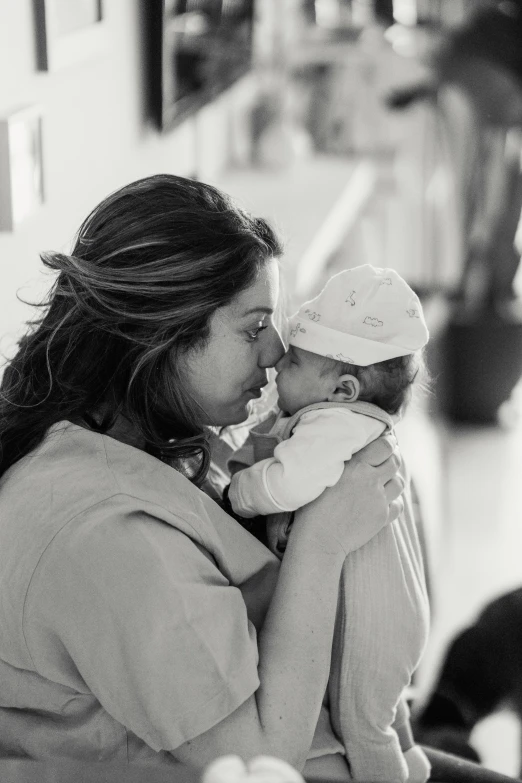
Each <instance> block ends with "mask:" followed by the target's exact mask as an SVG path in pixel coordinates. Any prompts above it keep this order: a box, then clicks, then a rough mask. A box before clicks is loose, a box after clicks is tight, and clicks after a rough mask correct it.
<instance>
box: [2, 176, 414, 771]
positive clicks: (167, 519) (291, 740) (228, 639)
mask: <svg viewBox="0 0 522 783" xmlns="http://www.w3.org/2000/svg"><path fill="white" fill-rule="evenodd" d="M280 254H281V247H280V245H279V243H278V241H277V239H276V237H275V236H274V234H273V232H272V231H271V230H270V228H269V227H268V225H267V224H266V223H265V222H264V221H262V220H255V219H253V218H251V217H249V216H248V215H246V214H245V213H243V212H242V211H241V210H240V209H239V208H237V207H236V206H234V205H233V204H232V203H231V202H230V201H229V200H228V199H227V198H226V197H225V196H223V195H222V194H220V193H219V192H218V191H216V190H214V189H213V188H211V187H209V186H207V185H204V184H201V183H197V182H192V181H190V180H185V179H182V178H179V177H173V176H156V177H152V178H149V179H145V180H142V181H140V182H136V183H133V184H131V185H129V186H127V187H125V188H123V189H122V190H120V191H119V192H117V193H115V194H113V195H112V196H110V197H109V198H108V199H106V200H105V201H104V202H103V203H102V204H101V205H100V206H99V207H98V208H96V209H95V210H94V211H93V212H92V214H91V215H90V216H89V217H88V218H87V220H86V221H85V222H84V224H83V225H82V227H81V228H80V231H79V233H78V237H77V240H76V243H75V246H74V249H73V251H72V254H71V255H70V256H66V255H63V254H58V253H47V254H46V255H45V256H44V257H43V260H44V263H45V264H46V265H47V266H48V267H50V268H51V269H55V270H57V271H58V272H59V275H58V277H57V280H56V282H55V284H54V286H53V289H52V291H51V293H50V296H49V302H48V307H47V310H46V312H45V315H44V316H43V318H42V319H41V320H40V321H39V322H38V323H37V324H35V325H34V326H33V328H32V330H31V331H30V332H29V333H28V334H27V336H26V337H25V338H24V339H23V340H22V341H21V343H20V348H19V351H18V353H17V354H16V356H15V357H14V359H13V360H12V362H11V363H10V364H9V366H8V367H7V369H6V371H5V374H4V379H3V385H2V399H1V402H0V421H1V426H0V444H1V460H2V461H1V465H0V470H1V474H2V475H1V480H0V481H1V483H0V518H1V519H2V525H1V531H0V551H1V554H0V574H1V577H0V579H1V583H2V584H1V595H2V606H1V626H2V629H3V632H2V638H1V641H0V659H1V663H0V668H1V672H0V683H1V684H0V692H1V697H0V703H1V705H2V708H1V710H0V738H1V739H0V742H1V743H2V745H3V753H4V755H22V756H30V757H33V758H45V757H56V756H69V757H74V758H84V759H100V760H101V759H104V760H105V759H118V760H125V761H127V760H129V761H139V760H150V761H154V762H157V763H170V762H172V761H176V760H177V761H183V762H188V763H192V764H196V765H198V766H203V765H205V764H207V763H208V762H210V761H211V760H212V759H214V758H215V757H216V756H219V755H223V754H224V753H228V752H236V753H239V754H240V755H242V756H244V757H250V756H253V755H256V754H258V753H260V752H261V753H270V754H272V755H275V756H279V757H281V758H283V759H285V760H287V761H289V762H290V763H291V764H293V765H294V766H296V767H298V768H302V767H303V765H304V763H305V760H306V758H307V756H308V755H309V753H310V747H311V745H312V740H313V736H314V731H315V728H316V724H317V722H318V717H319V714H320V711H321V703H322V699H323V696H324V693H325V689H326V683H327V679H328V671H329V656H330V649H331V643H332V636H333V628H334V620H335V610H336V599H337V589H338V582H339V576H340V572H341V567H342V564H343V561H344V559H345V557H346V553H347V552H348V551H350V550H351V549H353V548H355V547H357V546H360V545H361V544H362V543H363V542H364V541H365V540H367V539H368V538H370V537H371V536H373V535H374V534H375V533H376V532H377V531H378V530H379V529H380V528H381V527H382V525H384V524H385V523H386V522H387V521H388V520H390V519H393V518H395V517H396V515H397V513H398V511H399V508H400V506H401V500H400V493H401V490H402V488H403V481H402V479H401V478H400V476H398V475H397V466H398V458H397V456H396V455H394V454H393V445H392V444H391V443H390V442H386V441H381V442H379V443H376V444H374V445H373V446H372V447H371V448H370V449H368V450H366V451H365V452H364V453H362V454H361V456H360V457H359V459H358V460H356V462H355V464H354V465H353V466H352V465H351V466H350V467H349V468H347V470H346V475H345V479H344V482H343V483H342V485H341V486H339V487H338V488H336V489H335V490H334V491H335V492H337V493H339V498H340V496H341V493H342V494H343V501H342V512H341V511H340V513H339V515H338V518H336V519H330V520H329V522H328V524H327V525H325V524H324V521H321V523H320V524H319V520H320V519H321V514H320V513H319V512H320V504H318V505H317V506H316V507H313V506H310V507H309V508H308V509H306V510H305V511H303V513H302V515H301V518H300V520H299V524H298V525H297V524H296V530H298V533H297V535H295V536H292V545H291V547H290V549H289V551H288V554H287V556H286V557H285V562H284V564H283V566H282V567H281V569H280V572H279V577H278V578H277V584H275V581H276V572H277V568H278V565H277V563H276V562H274V560H275V558H273V557H272V556H271V554H270V553H269V552H268V550H266V549H265V548H264V547H263V546H262V544H260V543H259V542H258V541H256V540H255V539H254V538H253V537H252V536H251V535H250V534H249V533H247V532H246V531H244V530H242V529H241V528H240V527H239V525H238V524H237V523H236V522H235V521H234V520H232V519H231V518H230V517H228V516H227V515H226V514H225V513H224V512H223V511H221V509H220V508H219V507H218V506H217V505H216V503H214V502H213V501H211V500H210V499H209V498H208V497H207V496H206V495H205V494H203V493H202V492H201V491H200V490H199V489H198V484H199V483H201V482H202V480H203V479H204V477H205V475H206V472H207V468H208V464H209V459H210V454H209V444H208V438H207V435H206V428H207V427H208V426H209V425H212V426H219V427H222V426H226V425H230V424H235V423H238V422H241V421H243V420H244V419H245V418H246V417H247V415H248V411H249V403H250V402H251V401H252V400H253V399H256V398H258V397H259V396H260V394H261V389H262V388H263V387H264V386H265V385H266V383H267V369H268V368H269V367H272V366H273V365H274V364H275V363H276V362H277V360H278V359H279V358H280V356H281V355H282V352H283V344H282V342H281V338H280V336H279V334H278V332H277V330H276V328H275V326H274V320H273V316H274V312H275V310H276V306H277V298H278V265H277V264H278V262H277V257H278V256H279V255H280ZM173 467H174V468H176V470H173V469H172V468H173ZM339 505H341V504H339ZM347 518H348V519H350V520H352V522H353V521H355V520H356V521H357V524H356V525H350V526H349V529H348V526H346V525H345V524H344V521H345V520H346V519H347ZM247 614H248V618H247ZM254 626H257V629H258V638H257V644H256V634H255V630H254ZM326 733H327V732H326ZM328 741H330V742H331V743H335V740H334V738H333V736H331V737H328V740H327V742H326V746H325V747H319V748H318V749H317V751H316V752H317V753H318V754H320V753H323V752H327V751H328V750H330V748H329V747H328ZM334 749H336V748H335V744H334ZM339 759H340V760H342V757H341V756H339Z"/></svg>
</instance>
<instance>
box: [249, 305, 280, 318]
mask: <svg viewBox="0 0 522 783" xmlns="http://www.w3.org/2000/svg"><path fill="white" fill-rule="evenodd" d="M252 313H264V314H265V315H273V313H274V311H273V310H272V308H271V307H251V308H250V309H249V310H245V311H244V313H243V315H242V317H243V318H245V317H246V316H247V315H252Z"/></svg>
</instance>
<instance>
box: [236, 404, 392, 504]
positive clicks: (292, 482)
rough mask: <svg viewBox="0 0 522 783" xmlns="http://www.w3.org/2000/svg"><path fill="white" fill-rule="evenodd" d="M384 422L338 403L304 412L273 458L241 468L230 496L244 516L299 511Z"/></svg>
mask: <svg viewBox="0 0 522 783" xmlns="http://www.w3.org/2000/svg"><path fill="white" fill-rule="evenodd" d="M383 429H384V425H383V424H382V422H380V421H377V420H375V419H371V418H369V417H368V416H361V415H360V414H357V413H352V412H351V411H339V409H333V408H330V409H325V410H314V411H310V412H309V413H305V414H304V415H303V417H302V418H301V420H300V421H299V424H298V425H297V427H296V429H295V431H294V433H293V435H292V437H291V438H289V439H288V440H285V441H283V442H282V443H279V445H278V446H276V448H275V450H274V456H273V458H271V459H267V460H262V461H261V462H258V463H256V464H255V465H253V466H252V467H251V468H248V469H246V470H243V471H241V472H240V473H237V474H236V475H235V476H234V478H233V480H232V483H231V487H230V492H229V497H230V501H231V503H232V506H233V508H234V510H235V511H236V512H237V513H239V514H242V515H243V516H255V515H257V514H265V515H266V514H275V513H279V512H282V511H295V510H296V509H298V508H300V507H301V506H304V505H306V504H307V503H310V502H311V501H312V500H315V498H317V497H319V495H320V494H321V493H322V492H323V491H324V490H325V489H326V487H332V486H333V485H334V484H336V483H337V482H338V481H339V478H340V477H341V474H342V472H343V469H344V463H345V462H347V461H348V460H349V459H351V457H352V456H353V454H354V453H355V452H356V451H359V449H361V448H362V447H363V446H365V445H366V444H367V443H369V442H370V441H371V440H373V439H374V438H376V437H377V436H378V435H380V434H381V432H382V431H383Z"/></svg>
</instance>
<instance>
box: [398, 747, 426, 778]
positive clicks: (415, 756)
mask: <svg viewBox="0 0 522 783" xmlns="http://www.w3.org/2000/svg"><path fill="white" fill-rule="evenodd" d="M404 758H405V759H406V764H407V765H408V783H426V781H427V780H428V778H429V776H430V772H431V765H430V762H429V761H428V759H427V757H426V754H425V753H424V751H423V750H422V748H421V747H420V746H419V745H414V746H413V748H410V749H409V750H407V751H406V752H405V754H404Z"/></svg>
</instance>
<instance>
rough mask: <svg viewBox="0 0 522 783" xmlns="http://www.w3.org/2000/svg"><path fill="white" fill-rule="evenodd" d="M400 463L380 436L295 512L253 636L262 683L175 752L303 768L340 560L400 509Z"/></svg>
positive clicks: (202, 760)
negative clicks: (273, 760) (266, 758)
mask: <svg viewBox="0 0 522 783" xmlns="http://www.w3.org/2000/svg"><path fill="white" fill-rule="evenodd" d="M399 464H400V459H399V457H398V456H397V454H396V453H395V452H394V442H393V440H392V439H390V438H380V439H379V440H377V441H374V442H373V443H371V444H369V445H368V446H367V447H365V448H364V449H363V450H361V451H360V452H359V453H358V454H356V455H355V456H354V458H353V459H352V460H351V461H350V462H349V463H348V465H347V466H346V468H345V471H344V473H343V476H342V477H341V479H340V481H339V482H338V483H337V485H336V486H335V487H332V488H331V489H329V490H327V491H326V492H325V493H324V495H323V496H321V497H320V498H318V499H317V500H316V501H314V503H312V504H310V505H308V506H306V507H304V508H303V509H301V510H300V511H299V512H298V516H299V524H296V525H295V526H294V532H293V534H292V536H291V539H290V542H289V545H288V548H287V550H286V553H285V557H284V559H283V562H282V564H281V570H280V575H279V579H278V582H277V585H276V589H275V592H274V595H273V597H272V601H271V603H270V607H269V609H268V613H267V616H266V619H265V622H264V625H263V628H262V630H261V632H260V634H259V667H258V670H259V679H260V683H261V684H260V686H259V688H258V690H257V691H256V692H255V694H254V695H253V696H251V697H250V698H249V699H248V700H247V701H246V702H245V703H244V704H242V705H241V706H240V707H239V708H238V709H237V710H235V711H234V712H233V713H232V714H231V715H229V716H228V717H227V718H225V719H224V720H222V721H220V723H218V724H217V725H215V726H214V727H213V728H211V729H210V730H209V731H206V732H205V733H204V734H201V735H200V736H198V737H196V738H195V739H193V740H191V741H189V742H186V743H184V744H183V745H182V746H180V747H178V748H176V749H174V750H173V751H172V753H173V755H174V756H175V757H176V758H178V759H179V760H180V761H183V762H186V763H188V764H193V765H196V766H204V765H205V764H208V763H209V762H210V761H211V760H212V759H214V758H216V757H217V756H220V755H224V754H227V753H236V754H238V755H240V756H242V757H243V758H244V759H250V758H252V757H253V756H256V755H259V754H260V753H261V754H269V755H274V756H277V757H278V758H282V759H284V760H285V761H288V762H289V763H291V764H292V765H293V766H295V767H297V768H298V769H302V768H303V766H304V763H305V761H306V757H307V755H308V752H309V749H310V746H311V743H312V738H313V734H314V731H315V727H316V723H317V719H318V715H319V711H320V707H321V703H322V700H323V697H324V693H325V690H326V684H327V681H328V676H329V669H330V654H331V645H332V638H333V631H334V623H335V615H336V608H337V595H338V589H339V579H340V574H341V569H342V565H343V562H344V559H345V557H346V555H347V554H348V553H349V552H350V551H353V550H354V549H357V548H359V547H360V546H362V545H363V544H364V543H366V541H368V540H369V539H370V538H372V537H373V536H374V535H375V534H376V533H377V532H378V531H379V530H380V529H381V528H382V527H383V526H384V525H385V524H386V523H387V522H389V521H391V520H392V519H395V518H396V517H397V516H398V514H399V513H400V509H401V507H402V501H401V499H400V494H401V492H402V489H403V481H402V479H401V478H400V477H399V476H398V475H397V470H398V467H399ZM325 504H326V505H325ZM326 508H328V509H329V513H328V515H326V514H324V509H326ZM332 508H333V509H335V510H336V513H331V509H332Z"/></svg>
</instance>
